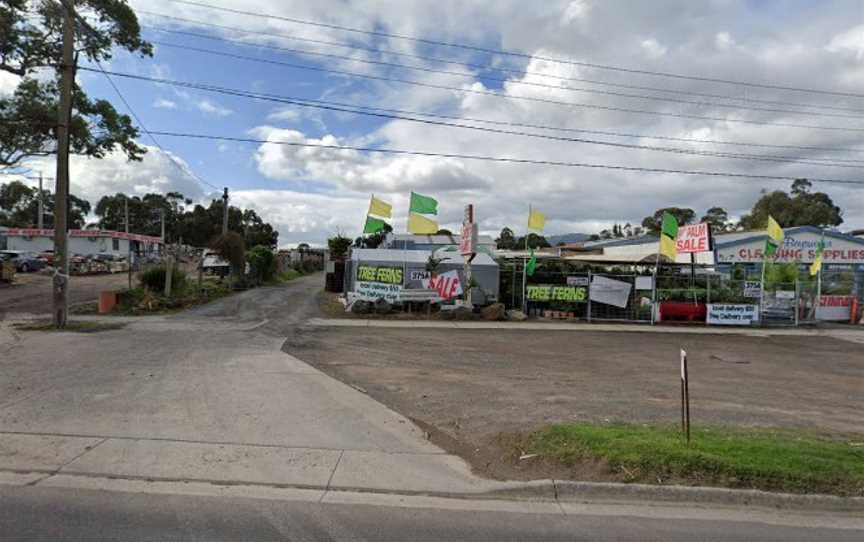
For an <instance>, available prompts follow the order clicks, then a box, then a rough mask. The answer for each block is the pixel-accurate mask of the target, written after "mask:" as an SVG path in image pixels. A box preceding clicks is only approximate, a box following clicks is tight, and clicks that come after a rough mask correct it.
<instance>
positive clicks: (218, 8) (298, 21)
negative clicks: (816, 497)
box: [168, 0, 864, 98]
mask: <svg viewBox="0 0 864 542" xmlns="http://www.w3.org/2000/svg"><path fill="white" fill-rule="evenodd" d="M168 1H170V2H173V3H176V4H185V5H190V6H196V7H201V8H205V9H211V10H215V11H222V12H226V13H234V14H237V15H247V16H249V17H257V18H264V19H273V20H280V21H285V22H290V23H295V24H301V25H308V26H315V27H319V28H329V29H331V30H339V31H343V32H350V33H355V34H364V35H368V36H377V37H384V38H391V39H398V40H404V41H411V42H414V43H422V44H425V45H432V46H438V47H451V48H456V49H462V50H467V51H474V52H479V53H484V54H490V55H501V56H510V57H516V58H523V59H527V60H532V59H534V60H541V61H545V62H555V63H559V64H568V65H573V66H582V67H587V68H595V69H602V70H611V71H619V72H623V73H631V74H639V75H650V76H657V77H667V78H673V79H684V80H691V81H703V82H710V83H723V84H728V85H739V86H747V87H753V88H764V89H771V90H786V91H794V92H803V93H810V94H825V95H831V96H845V97H853V98H864V94H861V93H855V92H845V91H837V90H829V89H818V88H806V87H796V86H791V85H775V84H770V83H758V82H753V81H741V80H733V79H724V78H719V77H706V76H698V75H688V74H680V73H671V72H662V71H655V70H643V69H637V68H627V67H623V66H613V65H609V64H599V63H594V62H582V61H577V60H572V59H565V58H555V57H548V56H540V55H531V54H527V53H521V52H518V51H508V50H504V49H494V48H491V47H481V46H477V45H468V44H464V43H456V42H447V41H440V40H433V39H429V38H419V37H416V36H408V35H405V34H397V33H393V32H384V31H381V30H364V29H360V28H353V27H349V26H344V25H338V24H333V23H324V22H321V21H310V20H307V19H300V18H297V17H287V16H283V15H276V14H272V13H270V14H268V13H261V12H253V11H248V10H241V9H236V8H228V7H224V6H218V5H214V4H208V3H205V2H198V1H193V0H168Z"/></svg>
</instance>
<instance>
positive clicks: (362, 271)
mask: <svg viewBox="0 0 864 542" xmlns="http://www.w3.org/2000/svg"><path fill="white" fill-rule="evenodd" d="M403 279H404V276H403V271H402V268H401V267H389V266H375V265H361V266H358V267H357V280H358V281H363V282H380V283H383V284H402V280H403Z"/></svg>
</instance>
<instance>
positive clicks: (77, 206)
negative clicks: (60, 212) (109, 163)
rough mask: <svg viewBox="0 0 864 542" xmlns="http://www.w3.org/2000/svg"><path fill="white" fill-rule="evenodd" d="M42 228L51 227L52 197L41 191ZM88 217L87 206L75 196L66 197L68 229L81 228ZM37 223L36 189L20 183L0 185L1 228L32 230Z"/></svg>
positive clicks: (87, 203)
mask: <svg viewBox="0 0 864 542" xmlns="http://www.w3.org/2000/svg"><path fill="white" fill-rule="evenodd" d="M42 206H43V207H42V210H43V213H44V216H43V224H44V226H45V227H46V228H49V229H50V228H53V227H54V194H52V193H51V192H49V191H47V190H42ZM89 213H90V202H88V201H87V200H84V199H81V198H79V197H78V196H76V195H74V194H70V195H69V208H68V218H69V222H68V227H69V228H70V229H73V230H77V229H81V228H83V227H84V225H85V223H86V219H87V215H88V214H89ZM38 223H39V189H38V188H30V187H29V186H27V185H25V184H24V183H22V182H21V181H12V182H9V183H4V184H2V185H0V225H2V226H7V227H11V228H35V227H36V226H37V225H38Z"/></svg>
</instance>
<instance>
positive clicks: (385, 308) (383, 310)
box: [373, 298, 393, 314]
mask: <svg viewBox="0 0 864 542" xmlns="http://www.w3.org/2000/svg"><path fill="white" fill-rule="evenodd" d="M373 308H374V310H375V314H387V313H389V312H390V311H391V310H393V306H392V305H390V303H388V302H387V301H385V300H384V299H383V298H382V299H378V300H377V301H375V305H374V307H373Z"/></svg>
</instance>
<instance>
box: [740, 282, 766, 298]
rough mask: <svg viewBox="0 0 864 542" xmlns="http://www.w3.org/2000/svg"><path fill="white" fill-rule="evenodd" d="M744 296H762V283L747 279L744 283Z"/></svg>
mask: <svg viewBox="0 0 864 542" xmlns="http://www.w3.org/2000/svg"><path fill="white" fill-rule="evenodd" d="M744 297H747V298H750V299H759V298H760V297H762V283H761V282H754V281H747V282H745V283H744Z"/></svg>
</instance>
